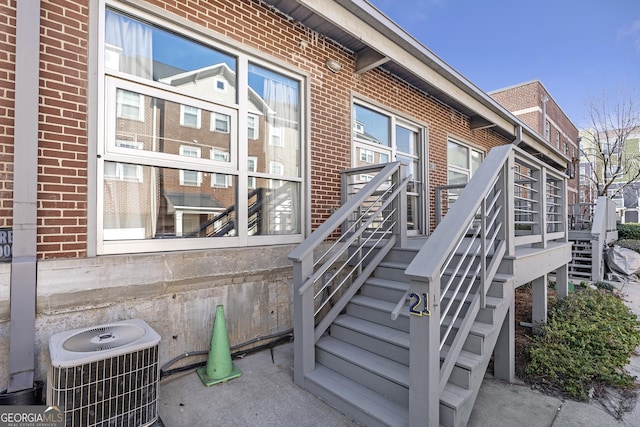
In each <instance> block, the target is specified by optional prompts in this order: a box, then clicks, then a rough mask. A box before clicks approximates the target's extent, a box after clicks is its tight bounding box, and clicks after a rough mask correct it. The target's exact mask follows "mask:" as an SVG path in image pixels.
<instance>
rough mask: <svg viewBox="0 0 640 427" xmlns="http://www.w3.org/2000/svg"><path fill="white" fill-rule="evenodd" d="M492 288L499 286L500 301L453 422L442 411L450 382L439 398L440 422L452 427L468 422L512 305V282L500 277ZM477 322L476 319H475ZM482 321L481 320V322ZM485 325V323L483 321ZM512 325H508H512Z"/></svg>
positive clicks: (461, 426) (447, 404)
mask: <svg viewBox="0 0 640 427" xmlns="http://www.w3.org/2000/svg"><path fill="white" fill-rule="evenodd" d="M492 287H494V288H493V289H495V287H500V292H501V294H502V296H501V298H500V299H501V301H500V303H499V304H497V305H496V307H495V309H494V313H493V314H494V320H493V323H492V324H491V329H490V332H488V333H486V334H485V336H484V337H483V344H482V346H483V352H482V355H483V357H482V360H481V362H480V363H479V364H478V365H476V366H474V367H473V369H472V371H471V373H470V379H469V391H470V392H471V393H469V394H468V395H467V396H465V398H464V399H463V401H462V402H461V403H460V404H459V405H457V407H456V408H455V415H454V419H453V423H452V424H449V423H447V422H446V421H447V417H446V415H445V414H444V413H443V406H444V407H450V404H449V402H447V401H446V393H447V387H448V386H449V385H450V383H447V386H446V387H445V392H444V393H443V394H442V395H441V398H440V424H441V425H445V426H449V425H451V426H454V427H464V426H466V425H467V423H468V422H469V417H470V416H471V412H472V411H473V407H474V405H475V401H476V398H477V396H478V392H479V391H480V386H481V385H482V381H483V380H484V377H485V374H486V371H487V368H488V366H489V362H490V361H491V356H492V354H493V350H494V349H495V346H496V343H497V341H498V336H499V335H500V330H501V328H502V324H503V322H504V321H505V319H506V320H507V321H508V319H509V316H508V313H509V309H510V308H512V307H513V305H514V292H513V284H512V281H511V280H510V279H508V280H506V281H505V280H504V279H501V280H500V281H499V282H494V283H493V284H492ZM476 322H477V320H476ZM481 323H482V322H481ZM484 325H486V323H484ZM513 326H514V325H510V327H513ZM460 357H461V356H460V355H459V356H458V360H457V361H456V365H459V364H460V363H458V362H459V359H460Z"/></svg>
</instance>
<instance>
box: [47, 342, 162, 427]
mask: <svg viewBox="0 0 640 427" xmlns="http://www.w3.org/2000/svg"><path fill="white" fill-rule="evenodd" d="M51 374H52V375H51V384H50V391H51V397H52V403H51V404H52V405H55V406H58V407H59V408H60V410H62V411H63V413H64V415H65V419H66V425H67V426H73V427H75V426H78V427H85V426H86V427H92V426H122V427H134V426H136V427H137V426H144V425H151V424H152V423H153V422H154V421H155V420H156V419H157V414H158V408H157V405H158V346H157V345H156V346H154V347H150V348H146V349H143V350H139V351H134V352H131V353H125V354H121V355H118V356H114V357H110V358H107V359H103V360H98V361H96V362H91V363H86V364H83V365H78V366H74V367H70V368H55V367H54V368H53V371H52V373H51Z"/></svg>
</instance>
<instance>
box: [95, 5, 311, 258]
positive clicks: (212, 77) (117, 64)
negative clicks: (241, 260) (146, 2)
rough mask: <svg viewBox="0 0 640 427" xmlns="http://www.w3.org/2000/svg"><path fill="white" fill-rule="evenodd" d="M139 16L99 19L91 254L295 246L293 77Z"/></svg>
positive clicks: (298, 98)
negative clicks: (99, 123)
mask: <svg viewBox="0 0 640 427" xmlns="http://www.w3.org/2000/svg"><path fill="white" fill-rule="evenodd" d="M140 15H141V17H137V16H132V15H129V14H128V13H125V12H121V11H117V10H115V9H107V11H106V13H105V22H104V28H103V34H104V36H103V38H104V45H103V52H104V62H103V64H104V68H105V72H104V75H103V77H104V82H105V98H104V103H103V111H104V115H105V117H106V120H105V129H104V135H105V136H104V139H103V140H102V143H101V145H100V146H99V148H98V151H99V152H100V154H101V156H100V158H99V162H103V167H102V168H99V170H102V171H103V172H102V175H101V176H99V177H98V179H99V180H100V182H101V185H102V189H101V191H100V195H101V197H100V199H99V207H100V214H99V216H98V224H99V226H101V230H102V233H101V236H102V239H101V240H100V242H99V247H98V253H122V252H142V251H162V250H176V249H197V248H208V247H221V246H238V245H251V244H268V243H269V242H274V243H288V242H299V241H300V240H301V238H302V228H303V227H302V218H303V217H304V215H303V214H304V212H303V209H302V205H301V200H302V189H303V188H304V187H305V186H304V185H303V183H304V180H303V177H304V173H303V170H302V160H301V159H302V151H303V146H302V134H303V129H302V126H303V121H302V109H301V105H304V100H303V98H302V96H303V94H302V91H301V88H302V85H301V82H302V77H300V76H296V75H292V74H291V73H289V72H285V71H283V70H280V69H277V68H276V67H271V66H267V65H264V63H262V62H259V61H262V59H260V58H253V57H251V56H249V55H247V54H245V53H242V52H232V49H230V48H225V50H220V49H218V48H217V47H215V46H214V44H215V41H214V40H210V41H209V42H210V44H207V43H204V42H203V41H202V39H200V41H196V40H195V39H191V38H189V37H188V36H187V35H182V34H181V33H187V32H188V31H189V29H181V28H179V27H177V26H175V25H172V26H171V27H170V28H169V29H164V28H163V27H161V23H156V22H153V20H152V19H155V18H151V16H149V17H146V18H145V17H144V16H142V15H144V13H142V12H141V13H140ZM176 52H180V53H181V55H176ZM239 58H241V59H242V60H243V61H245V63H246V64H248V67H245V70H246V71H245V72H244V73H243V74H242V75H237V69H238V68H237V63H238V61H239ZM242 86H244V88H245V89H244V93H247V92H249V94H250V96H249V100H248V102H244V103H240V102H239V100H238V93H239V87H242ZM249 112H250V113H249ZM261 127H263V129H264V130H265V131H264V132H263V134H264V135H265V137H263V138H262V139H261V137H260V132H259V130H260V128H261ZM239 129H246V131H247V133H246V135H247V138H246V139H247V140H244V141H240V140H239V139H238V135H240V134H243V135H244V134H245V133H244V132H239ZM241 156H243V157H242V158H241ZM274 164H277V165H279V166H278V167H276V168H274V167H272V166H270V165H274ZM241 165H242V167H241ZM205 178H206V183H205V181H204V180H205ZM203 183H205V184H204V185H203ZM258 190H260V191H258ZM240 204H242V205H244V208H243V209H240V210H239V209H238V206H239V205H240ZM238 211H241V212H244V213H246V215H244V217H243V218H237V217H236V215H237V213H238ZM269 236H274V237H269ZM178 237H179V238H180V239H179V240H175V239H174V240H173V241H171V238H178Z"/></svg>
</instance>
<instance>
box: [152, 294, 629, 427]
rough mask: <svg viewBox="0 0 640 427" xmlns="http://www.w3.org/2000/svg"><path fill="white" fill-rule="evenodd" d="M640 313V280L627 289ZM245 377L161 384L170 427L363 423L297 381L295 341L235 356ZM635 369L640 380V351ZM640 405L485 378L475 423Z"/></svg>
mask: <svg viewBox="0 0 640 427" xmlns="http://www.w3.org/2000/svg"><path fill="white" fill-rule="evenodd" d="M621 291H622V293H623V294H624V295H625V302H626V303H627V305H628V306H629V307H630V308H631V309H632V310H633V311H634V312H635V313H636V314H638V315H639V316H640V285H637V284H627V285H625V286H624V287H622V289H621ZM234 363H235V364H236V365H237V366H238V367H239V368H240V370H242V376H241V377H240V378H237V379H234V380H231V381H229V382H227V383H223V384H218V385H214V386H211V387H205V386H204V385H203V384H202V382H201V381H200V378H199V377H198V375H197V374H196V373H195V372H193V371H192V372H187V373H182V374H176V375H173V376H170V377H167V378H165V379H163V380H162V381H161V383H160V408H159V412H160V417H161V419H162V423H163V424H164V425H165V426H167V427H186V426H189V427H200V426H202V427H208V426H216V427H217V426H220V427H223V426H238V425H246V426H249V425H251V426H278V427H289V426H290V427H294V426H295V427H299V426H309V427H312V426H313V427H315V426H319V425H322V426H345V427H348V426H356V425H357V424H355V423H353V422H352V421H351V420H349V419H348V418H346V417H345V416H343V415H342V414H340V413H339V412H337V411H335V410H334V409H332V408H331V407H329V406H328V405H326V404H325V403H324V402H322V401H321V400H319V399H317V398H316V397H314V396H313V395H311V394H310V393H308V392H306V391H304V390H302V389H300V388H299V387H297V386H296V385H295V384H294V383H293V371H292V367H293V345H292V344H284V345H281V346H278V347H276V348H274V349H273V354H271V352H270V351H268V350H266V351H262V352H260V353H255V354H252V355H249V356H247V357H245V358H243V359H239V360H236V361H234ZM628 369H629V370H630V371H631V372H632V373H634V375H637V376H638V377H639V378H640V357H637V356H635V357H633V359H632V360H631V364H630V365H629V367H628ZM639 406H640V405H637V406H636V407H635V408H634V410H633V411H631V412H629V413H627V414H625V417H624V419H623V420H622V421H616V420H615V419H614V418H613V417H612V416H611V415H610V414H609V413H607V412H606V411H605V410H604V409H603V408H602V407H600V406H599V405H598V404H596V403H583V402H574V401H569V400H567V401H562V400H561V399H557V398H555V397H550V396H547V395H544V394H542V393H540V392H538V391H535V390H532V389H531V388H530V387H528V386H526V385H525V384H522V383H517V384H509V383H505V382H503V381H499V380H496V379H494V378H492V377H491V376H490V375H487V377H486V378H485V380H484V382H483V384H482V387H481V388H480V392H479V393H478V398H477V400H476V404H475V409H474V411H473V412H472V414H471V418H470V420H469V424H468V425H469V426H477V427H486V426H491V427H501V426H504V427H513V426H526V427H536V426H541V427H542V426H544V427H550V426H555V427H573V426H575V427H590V426H593V427H609V426H611V427H614V426H616V427H619V426H628V427H640V407H639Z"/></svg>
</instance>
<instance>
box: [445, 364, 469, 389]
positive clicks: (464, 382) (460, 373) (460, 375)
mask: <svg viewBox="0 0 640 427" xmlns="http://www.w3.org/2000/svg"><path fill="white" fill-rule="evenodd" d="M449 382H450V383H452V384H455V385H458V386H460V387H463V388H466V389H469V388H470V387H471V371H469V370H468V369H465V368H463V367H460V366H454V367H453V370H452V371H451V375H450V376H449Z"/></svg>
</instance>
